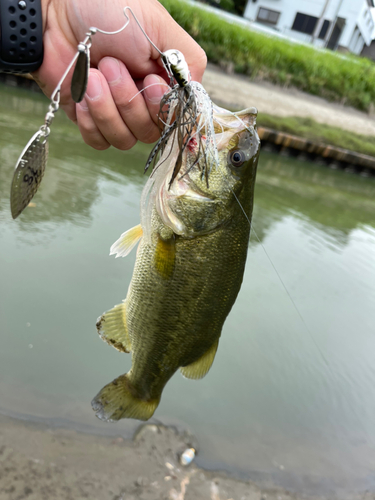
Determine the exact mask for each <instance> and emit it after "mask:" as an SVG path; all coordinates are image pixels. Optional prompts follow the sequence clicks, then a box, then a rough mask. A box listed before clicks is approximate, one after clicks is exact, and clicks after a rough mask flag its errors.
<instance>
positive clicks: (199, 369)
mask: <svg viewBox="0 0 375 500" xmlns="http://www.w3.org/2000/svg"><path fill="white" fill-rule="evenodd" d="M218 345H219V340H217V341H216V342H215V343H214V344H212V346H211V347H210V348H209V349H208V351H206V352H205V353H204V354H203V356H201V357H200V358H199V359H198V360H197V361H194V363H191V364H190V365H187V366H182V367H181V368H180V371H181V373H182V375H183V376H184V377H186V378H192V379H196V380H197V379H199V378H203V377H204V376H205V375H206V374H207V372H208V370H209V369H210V368H211V365H212V363H213V362H214V359H215V354H216V351H217V347H218Z"/></svg>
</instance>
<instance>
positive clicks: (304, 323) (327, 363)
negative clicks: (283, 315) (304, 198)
mask: <svg viewBox="0 0 375 500" xmlns="http://www.w3.org/2000/svg"><path fill="white" fill-rule="evenodd" d="M230 189H231V191H232V193H233V196H234V197H235V198H236V200H237V203H238V204H239V206H240V208H241V210H242V212H243V214H244V216H245V217H246V220H247V222H248V223H249V226H250V231H253V233H254V234H255V237H256V239H257V240H258V242H259V243H260V246H261V247H262V248H263V251H264V253H265V254H266V256H267V259H268V260H269V261H270V263H271V265H272V267H273V269H274V271H275V273H276V275H277V277H278V278H279V280H280V283H281V284H282V286H283V288H284V290H285V292H286V294H287V295H288V297H289V299H290V301H291V303H292V304H293V307H294V309H295V311H296V312H297V314H298V316H299V318H300V319H301V321H302V323H303V325H304V326H305V328H306V330H307V332H308V334H309V336H310V338H311V340H312V342H313V344H314V345H315V347H316V349H317V351H318V352H319V354H320V356H321V357H322V359H323V361H324V363H325V365H326V366H327V368H328V369H329V371H330V372H331V374H332V375H333V374H334V373H333V371H332V370H331V366H330V364H329V362H328V360H327V358H326V357H325V356H324V354H323V351H322V350H321V348H320V346H319V344H318V343H317V342H316V340H315V338H314V336H313V334H312V332H311V330H310V328H309V327H308V326H307V323H306V321H305V319H304V318H303V316H302V314H301V312H300V311H299V309H298V307H297V305H296V303H295V302H294V300H293V298H292V296H291V295H290V293H289V290H288V289H287V287H286V285H285V283H284V281H283V280H282V278H281V276H280V274H279V272H278V270H277V269H276V267H275V265H274V263H273V262H272V259H271V257H270V256H269V255H268V252H267V250H266V249H265V247H264V245H263V243H262V242H261V241H260V239H259V237H258V235H257V233H256V231H255V229H254V223H253V224H251V221H250V219H249V217H248V216H247V213H246V212H245V210H244V208H243V206H242V205H241V202H240V200H239V199H238V198H237V196H236V193H235V192H234V191H233V189H232V188H230Z"/></svg>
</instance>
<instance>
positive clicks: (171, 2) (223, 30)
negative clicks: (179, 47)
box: [161, 0, 375, 110]
mask: <svg viewBox="0 0 375 500" xmlns="http://www.w3.org/2000/svg"><path fill="white" fill-rule="evenodd" d="M161 3H162V4H163V5H164V7H165V8H166V9H167V10H168V11H169V12H170V14H171V15H172V17H173V18H174V19H175V20H176V21H177V22H178V23H179V24H180V25H181V26H182V27H183V28H184V29H185V30H186V31H187V32H188V33H189V34H190V35H191V36H192V37H193V38H194V39H195V40H196V41H197V42H198V43H199V44H200V45H201V46H202V47H203V49H204V50H205V51H206V54H207V57H208V60H209V61H211V62H214V63H220V64H233V66H234V70H235V71H236V72H238V73H244V74H246V75H249V76H250V77H251V78H252V79H263V80H268V81H271V82H273V83H276V84H279V85H287V86H294V87H297V88H298V89H301V90H303V91H305V92H309V93H310V94H315V95H318V96H321V97H324V98H326V99H329V100H332V101H339V102H341V103H343V104H349V105H352V106H354V107H356V108H358V109H361V110H368V109H369V106H370V103H371V102H373V103H375V65H374V64H373V63H372V62H371V61H370V60H368V59H364V58H359V57H355V56H346V57H345V58H343V57H340V56H339V55H338V54H336V53H330V52H329V51H319V50H315V49H313V48H310V47H306V46H304V45H298V44H294V43H289V42H287V41H284V40H282V39H280V38H276V37H271V36H266V35H263V34H260V33H256V32H254V31H250V30H247V29H245V28H242V27H240V26H237V25H234V24H231V23H229V22H227V21H225V20H223V19H220V18H218V17H217V16H216V15H215V14H212V13H210V12H206V11H204V10H202V9H200V8H198V7H195V6H193V5H190V4H188V3H185V2H183V1H180V0H161Z"/></svg>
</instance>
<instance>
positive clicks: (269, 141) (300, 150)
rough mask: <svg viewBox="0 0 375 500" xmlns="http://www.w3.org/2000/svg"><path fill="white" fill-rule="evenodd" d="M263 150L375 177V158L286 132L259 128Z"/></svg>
mask: <svg viewBox="0 0 375 500" xmlns="http://www.w3.org/2000/svg"><path fill="white" fill-rule="evenodd" d="M258 134H259V137H260V139H261V141H262V149H263V150H266V151H270V152H276V153H280V154H282V155H285V156H293V157H297V158H298V159H299V160H309V161H315V162H318V163H320V164H323V165H327V166H329V167H330V168H340V169H342V170H345V171H347V172H353V173H359V174H361V175H363V176H375V158H374V157H373V156H368V155H364V154H361V153H355V152H354V151H349V150H347V149H342V148H338V147H335V146H327V144H322V143H317V142H312V141H309V140H308V139H303V138H301V137H297V136H295V135H291V134H287V133H286V132H278V131H277V130H271V129H269V128H266V127H258Z"/></svg>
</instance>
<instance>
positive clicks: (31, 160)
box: [10, 7, 218, 219]
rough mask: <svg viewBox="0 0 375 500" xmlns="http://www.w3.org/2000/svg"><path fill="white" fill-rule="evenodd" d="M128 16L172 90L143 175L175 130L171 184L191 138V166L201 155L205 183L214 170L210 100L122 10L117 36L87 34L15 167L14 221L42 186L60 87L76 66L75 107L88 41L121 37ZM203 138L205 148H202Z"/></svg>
mask: <svg viewBox="0 0 375 500" xmlns="http://www.w3.org/2000/svg"><path fill="white" fill-rule="evenodd" d="M127 10H129V11H130V12H131V13H132V15H133V17H134V19H135V21H136V22H137V24H138V26H139V27H140V29H141V30H142V33H143V34H144V35H145V37H146V38H147V40H148V41H149V42H150V44H151V45H152V46H153V47H154V48H155V49H156V50H157V51H158V52H159V54H160V55H161V59H162V62H163V65H164V67H165V70H166V72H167V74H168V76H169V78H170V86H171V87H172V88H171V90H170V91H168V92H167V93H166V94H165V95H164V96H163V98H162V101H161V105H160V113H159V128H160V135H161V137H160V139H159V141H158V143H157V144H156V146H155V147H154V148H153V150H152V151H151V154H150V156H149V159H148V161H147V164H146V168H145V170H147V168H148V167H149V165H150V164H151V163H152V162H153V161H154V167H155V164H156V159H157V158H158V157H159V153H161V154H162V153H163V151H164V148H165V145H166V144H167V141H168V139H169V138H170V137H171V135H172V133H173V131H174V130H176V129H177V130H178V133H177V140H178V147H179V156H178V158H177V162H176V165H175V168H174V170H173V174H172V177H171V180H170V184H171V183H172V182H173V180H174V179H175V177H176V176H177V174H178V172H179V170H180V168H181V161H182V155H183V152H184V151H185V149H186V147H187V145H188V144H189V142H190V141H191V140H192V139H194V138H195V140H196V141H197V144H198V149H197V155H196V160H195V162H194V164H193V166H194V165H196V164H197V163H198V161H199V159H200V157H201V155H203V157H204V167H203V168H202V174H204V175H205V176H206V179H208V173H209V172H210V170H211V169H212V166H213V165H214V164H216V165H217V164H218V154H217V147H216V143H215V133H214V126H213V110H212V102H211V99H210V97H209V96H208V94H207V92H206V91H205V90H204V89H203V87H202V86H201V85H200V84H199V83H197V82H192V81H191V78H190V73H189V68H188V65H187V63H186V61H185V58H184V56H183V55H182V53H181V52H179V51H178V50H174V49H172V50H167V51H165V52H161V51H160V50H159V49H158V48H157V47H156V45H155V44H154V43H153V42H152V41H151V40H150V38H149V37H148V36H147V34H146V32H145V31H144V29H143V28H142V26H141V24H140V23H139V21H138V19H137V17H136V16H135V14H134V12H133V11H132V9H131V8H130V7H125V8H124V11H123V12H124V15H125V18H126V22H125V24H124V26H122V28H120V29H119V30H117V31H112V32H109V31H103V30H101V29H99V28H95V27H92V28H90V29H89V31H88V32H87V33H86V38H85V39H84V40H83V41H82V42H80V43H79V44H78V47H77V53H76V54H75V56H74V58H73V59H72V61H71V63H70V64H69V66H68V67H67V69H66V71H65V73H64V74H63V76H62V77H61V79H60V81H59V83H58V84H57V86H56V88H55V90H54V91H53V93H52V95H51V103H50V105H49V108H48V112H47V114H46V116H45V121H44V124H43V125H42V126H41V127H40V129H39V130H38V131H37V132H36V133H35V134H34V135H33V136H32V138H31V139H30V141H29V142H28V143H27V145H26V146H25V148H24V150H23V151H22V153H21V155H20V157H19V159H18V161H17V163H16V167H15V171H14V174H13V180H12V187H11V194H10V205H11V213H12V217H13V219H16V218H17V217H18V216H19V215H20V214H21V213H22V211H23V210H24V209H25V207H27V205H28V204H29V203H30V201H31V199H32V198H33V196H34V195H35V193H36V192H37V190H38V188H39V186H40V183H41V181H42V178H43V175H44V171H45V168H46V164H47V160H48V137H49V135H50V132H51V130H50V126H51V123H52V121H53V118H54V116H55V113H56V112H57V111H58V109H59V107H60V92H61V86H62V84H63V82H64V81H65V79H66V77H67V75H68V73H69V72H70V70H71V68H72V67H73V65H74V63H75V62H76V65H75V69H74V72H73V77H72V82H71V96H72V99H73V100H74V101H75V102H80V101H81V100H82V99H83V97H84V95H85V93H86V88H87V82H88V75H89V69H90V48H91V45H92V37H93V36H94V35H95V34H96V33H97V32H99V33H103V34H104V35H116V34H118V33H120V32H121V31H123V30H124V29H125V28H126V27H127V26H128V24H129V22H130V18H129V17H128V15H127ZM175 82H176V83H175ZM203 138H204V141H205V145H203V143H202V139H203Z"/></svg>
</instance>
